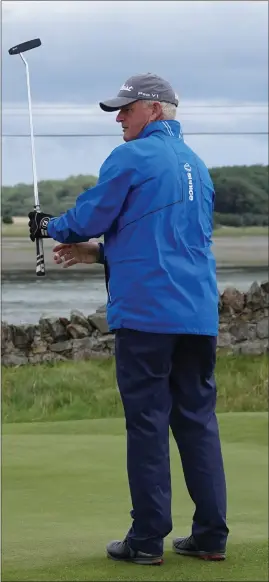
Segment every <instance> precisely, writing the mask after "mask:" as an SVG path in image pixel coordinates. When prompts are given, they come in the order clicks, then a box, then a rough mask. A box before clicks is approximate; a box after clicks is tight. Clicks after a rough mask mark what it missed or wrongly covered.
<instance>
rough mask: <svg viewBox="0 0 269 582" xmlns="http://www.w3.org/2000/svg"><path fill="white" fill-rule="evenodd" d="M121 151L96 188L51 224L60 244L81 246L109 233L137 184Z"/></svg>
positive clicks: (50, 231) (106, 164)
mask: <svg viewBox="0 0 269 582" xmlns="http://www.w3.org/2000/svg"><path fill="white" fill-rule="evenodd" d="M119 149H120V148H116V150H114V151H113V152H112V153H111V154H110V156H109V157H108V158H107V159H106V160H105V162H104V164H103V165H102V167H101V169H100V175H99V180H98V183H97V184H96V186H94V187H93V188H90V189H88V190H86V191H85V192H83V193H82V194H80V195H79V196H78V198H77V201H76V204H75V206H74V207H73V208H71V209H70V210H67V212H65V214H62V215H61V216H60V217H58V218H52V219H51V220H50V221H49V224H48V234H49V236H50V237H51V238H53V239H54V240H56V241H58V242H61V243H72V242H82V241H87V240H89V239H90V238H99V237H100V236H101V235H103V234H104V233H105V232H106V231H108V230H109V228H110V227H111V225H112V223H113V222H114V220H115V219H116V218H117V217H118V215H119V213H120V211H121V208H122V205H123V203H124V201H125V199H126V196H127V194H128V191H129V188H130V187H131V185H132V183H133V180H134V171H135V170H134V169H132V168H131V167H130V164H127V163H126V161H125V162H124V159H123V158H125V156H124V155H122V153H123V152H120V153H118V151H117V150H119ZM128 166H129V167H128Z"/></svg>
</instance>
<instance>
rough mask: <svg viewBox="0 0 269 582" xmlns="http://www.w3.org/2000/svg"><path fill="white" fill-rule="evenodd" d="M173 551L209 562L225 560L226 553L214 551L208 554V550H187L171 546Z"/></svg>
mask: <svg viewBox="0 0 269 582" xmlns="http://www.w3.org/2000/svg"><path fill="white" fill-rule="evenodd" d="M173 550H174V552H176V554H180V555H181V556H190V557H191V558H200V560H207V561H209V562H221V561H223V560H225V558H226V555H225V554H222V553H219V554H218V553H214V554H210V553H208V552H202V551H193V552H191V551H187V550H178V549H177V548H175V547H173Z"/></svg>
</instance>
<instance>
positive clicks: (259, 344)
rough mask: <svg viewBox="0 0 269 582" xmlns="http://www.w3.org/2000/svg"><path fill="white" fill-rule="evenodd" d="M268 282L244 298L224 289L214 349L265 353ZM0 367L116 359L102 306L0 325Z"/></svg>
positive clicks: (243, 295)
mask: <svg viewBox="0 0 269 582" xmlns="http://www.w3.org/2000/svg"><path fill="white" fill-rule="evenodd" d="M268 307H269V282H265V283H262V284H261V285H258V284H257V283H253V284H252V285H251V287H250V289H249V291H248V292H247V293H241V292H240V291H238V290H237V289H234V288H231V287H230V288H227V289H225V291H224V293H223V294H222V295H220V296H219V314H220V325H219V337H218V349H219V350H225V351H226V352H227V353H230V354H237V353H243V354H262V353H265V352H267V351H268ZM1 336H2V342H1V353H2V364H3V365H4V366H18V365H23V364H27V363H31V364H38V363H41V362H57V361H66V360H84V359H90V358H96V357H97V358H107V357H109V356H111V355H113V354H114V336H113V334H111V333H109V330H108V327H107V321H106V313H105V306H103V307H100V308H99V309H98V310H97V312H96V313H95V314H93V315H90V316H88V317H86V316H84V315H83V314H82V313H80V312H79V311H72V312H71V315H70V319H66V318H64V317H59V318H46V317H41V318H40V320H39V323H38V324H37V325H9V324H7V323H5V322H2V330H1Z"/></svg>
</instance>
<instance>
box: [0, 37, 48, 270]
mask: <svg viewBox="0 0 269 582" xmlns="http://www.w3.org/2000/svg"><path fill="white" fill-rule="evenodd" d="M40 45H41V40H40V38H34V39H33V40H28V41H27V42H22V43H21V44H17V45H16V46H13V47H12V48H10V49H9V51H8V52H9V54H10V55H20V57H21V59H22V61H23V62H24V64H25V71H26V81H27V93H28V109H29V120H30V135H31V149H32V166H33V183H34V201H35V205H34V209H35V210H36V212H40V204H39V196H38V185H37V174H36V161H35V145H34V130H33V116H32V101H31V90H30V77H29V68H28V63H27V61H26V59H25V58H24V56H23V55H22V53H25V52H26V51H30V50H32V49H34V48H36V47H38V46H40ZM45 274H46V273H45V260H44V249H43V239H42V238H39V239H36V276H37V277H44V275H45Z"/></svg>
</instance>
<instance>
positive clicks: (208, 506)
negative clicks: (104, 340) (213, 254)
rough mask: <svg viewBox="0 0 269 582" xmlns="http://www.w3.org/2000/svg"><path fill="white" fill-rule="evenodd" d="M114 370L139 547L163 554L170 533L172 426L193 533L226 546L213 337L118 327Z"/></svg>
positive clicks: (207, 544)
mask: <svg viewBox="0 0 269 582" xmlns="http://www.w3.org/2000/svg"><path fill="white" fill-rule="evenodd" d="M115 357H116V373H117V381H118V386H119V390H120V394H121V399H122V403H123V407H124V412H125V418H126V431H127V472H128V479H129V486H130V493H131V499H132V506H133V509H132V511H131V517H132V519H133V522H132V526H131V528H130V530H129V532H128V534H127V538H128V542H129V544H130V546H131V547H132V548H133V549H134V550H141V551H145V552H149V553H159V552H162V551H163V540H164V538H165V536H167V535H168V534H169V533H170V532H171V530H172V516H171V476H170V456H169V427H171V430H172V433H173V436H174V438H175V440H176V443H177V447H178V450H179V453H180V456H181V462H182V467H183V472H184V476H185V481H186V485H187V488H188V491H189V494H190V496H191V498H192V500H193V502H194V505H195V513H194V516H193V524H192V534H193V535H194V537H195V539H196V540H197V542H198V543H199V546H200V547H201V548H202V549H205V550H214V549H221V548H225V545H226V539H227V536H228V533H229V530H228V528H227V525H226V483H225V474H224V468H223V459H222V453H221V446H220V439H219V431H218V423H217V419H216V415H215V404H216V385H215V380H214V368H215V361H216V338H214V337H210V336H196V335H172V334H158V333H145V332H139V331H135V330H131V329H120V330H116V342H115Z"/></svg>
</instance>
